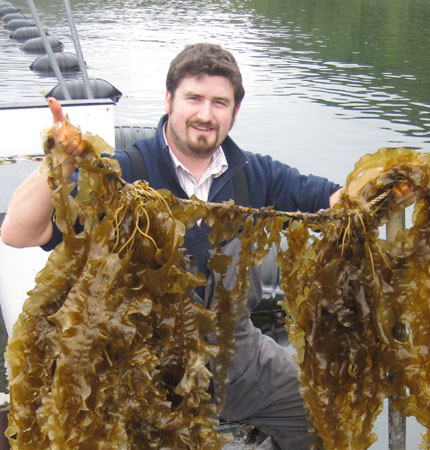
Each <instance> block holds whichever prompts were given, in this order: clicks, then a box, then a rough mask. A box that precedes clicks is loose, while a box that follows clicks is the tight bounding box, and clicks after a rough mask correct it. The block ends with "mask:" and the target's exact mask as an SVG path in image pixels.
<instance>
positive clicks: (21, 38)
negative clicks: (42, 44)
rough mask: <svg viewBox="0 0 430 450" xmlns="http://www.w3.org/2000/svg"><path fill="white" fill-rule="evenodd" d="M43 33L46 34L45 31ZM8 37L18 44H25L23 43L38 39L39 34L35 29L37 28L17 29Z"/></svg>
mask: <svg viewBox="0 0 430 450" xmlns="http://www.w3.org/2000/svg"><path fill="white" fill-rule="evenodd" d="M45 32H46V30H45ZM46 34H48V33H46ZM10 37H11V38H12V39H15V40H16V41H18V42H25V41H28V40H29V39H33V38H36V37H40V32H39V30H38V29H37V27H35V26H33V27H25V28H18V29H17V30H15V31H14V32H13V33H12V34H11V35H10Z"/></svg>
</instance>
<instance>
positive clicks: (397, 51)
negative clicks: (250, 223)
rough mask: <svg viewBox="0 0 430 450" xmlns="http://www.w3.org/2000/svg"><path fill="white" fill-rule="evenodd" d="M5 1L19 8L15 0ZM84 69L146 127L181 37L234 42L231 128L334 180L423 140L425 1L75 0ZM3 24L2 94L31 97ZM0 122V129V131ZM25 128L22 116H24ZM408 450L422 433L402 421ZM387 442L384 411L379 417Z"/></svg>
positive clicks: (59, 7)
mask: <svg viewBox="0 0 430 450" xmlns="http://www.w3.org/2000/svg"><path fill="white" fill-rule="evenodd" d="M36 3H37V8H38V11H39V14H40V16H41V19H42V21H43V23H44V25H45V27H46V28H47V30H48V31H49V32H50V34H51V35H52V36H54V37H56V38H58V39H60V40H61V41H62V42H63V43H64V45H65V50H66V51H70V52H74V49H73V43H72V39H71V36H70V33H69V31H68V25H67V20H66V16H65V12H64V7H63V4H62V2H61V1H60V0H50V1H47V0H40V1H37V2H36ZM14 4H15V5H16V6H18V7H21V8H22V10H23V12H24V13H26V14H28V15H29V13H28V11H29V10H28V8H27V6H26V3H25V1H24V0H15V1H14ZM71 5H72V9H73V12H74V17H75V21H76V26H77V29H78V33H79V36H80V39H81V45H82V49H83V52H84V57H85V60H86V62H87V65H88V72H89V76H90V77H98V78H102V79H105V80H107V81H109V82H110V83H112V84H113V85H114V86H115V87H117V88H118V89H119V90H121V91H122V92H123V98H122V99H121V100H120V101H119V103H118V105H117V106H116V108H115V109H116V121H117V123H118V124H128V125H130V124H139V125H155V124H156V123H157V121H158V118H159V116H160V115H161V114H162V113H163V111H164V93H165V84H164V80H165V75H166V73H167V69H168V65H169V63H170V61H171V59H172V58H173V57H174V56H175V55H176V54H177V53H178V52H179V51H180V50H181V49H182V48H183V47H184V45H186V44H190V43H195V42H216V43H219V44H221V45H222V46H223V47H225V48H227V49H229V50H230V51H232V52H233V54H234V55H235V56H236V59H237V60H238V63H239V65H240V67H241V70H242V75H243V78H244V85H245V89H246V95H245V99H244V102H243V104H242V107H241V111H240V113H239V116H238V119H237V121H236V124H235V127H234V129H233V130H232V133H231V135H232V137H233V138H234V139H236V141H237V142H238V143H239V144H240V145H241V146H242V147H243V148H244V149H247V150H251V151H255V152H260V153H265V154H270V155H272V156H273V157H274V158H276V159H279V160H281V161H283V162H285V163H287V164H290V165H292V166H295V167H297V168H298V169H299V170H300V171H301V172H303V173H314V174H318V175H324V176H327V177H328V178H330V179H332V180H333V181H336V182H338V183H340V184H342V183H344V181H345V178H346V175H347V174H348V173H349V172H350V171H351V170H352V168H353V165H354V163H355V162H356V161H357V160H358V159H359V158H360V157H361V156H362V155H364V154H365V153H368V152H375V151H376V150H378V149H379V148H381V147H399V146H405V147H409V148H414V149H417V150H420V151H428V150H429V148H430V77H429V73H430V54H429V48H430V31H429V27H428V24H429V23H430V2H428V0H402V1H401V0H330V1H327V0H271V1H270V2H268V1H267V0H242V1H239V0H230V1H229V0H219V1H214V0H208V1H206V2H200V1H196V0H174V1H169V2H166V1H163V2H162V1H160V0H152V1H130V0H127V1H120V0H106V1H97V0H86V1H80V0H72V1H71ZM9 34H10V33H9V32H7V31H5V30H4V29H3V28H2V27H1V26H0V48H1V51H0V103H15V102H23V101H29V100H32V99H40V98H41V97H42V96H43V95H44V94H45V93H46V92H48V91H49V90H50V89H51V88H52V87H54V86H55V85H56V84H57V81H56V80H55V79H54V78H52V77H44V76H40V75H37V74H35V73H33V72H32V71H30V70H29V68H28V67H29V65H30V64H31V63H32V62H33V61H34V59H35V58H36V56H35V55H28V54H24V53H23V52H22V51H21V50H20V44H18V43H16V42H15V41H12V40H11V39H9ZM1 126H2V125H1V124H0V133H1ZM23 129H24V130H25V124H23ZM409 430H410V431H409V432H408V442H407V448H408V450H415V449H417V448H418V440H419V439H418V434H419V432H420V431H421V429H420V428H419V427H417V426H416V425H415V424H414V421H410V422H409ZM377 431H378V436H379V441H378V443H377V444H375V445H374V446H372V449H374V450H379V449H381V450H382V449H385V448H387V440H386V435H387V431H386V418H385V417H383V418H381V419H380V420H378V422H377Z"/></svg>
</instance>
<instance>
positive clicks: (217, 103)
mask: <svg viewBox="0 0 430 450" xmlns="http://www.w3.org/2000/svg"><path fill="white" fill-rule="evenodd" d="M215 104H216V105H218V106H227V102H226V101H225V100H215Z"/></svg>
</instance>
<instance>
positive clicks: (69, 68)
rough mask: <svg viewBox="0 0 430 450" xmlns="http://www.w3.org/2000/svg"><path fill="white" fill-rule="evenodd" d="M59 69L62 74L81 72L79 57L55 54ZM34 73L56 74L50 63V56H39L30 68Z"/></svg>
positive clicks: (72, 54)
mask: <svg viewBox="0 0 430 450" xmlns="http://www.w3.org/2000/svg"><path fill="white" fill-rule="evenodd" d="M54 57H55V59H56V60H57V64H58V67H59V68H60V71H61V72H77V71H79V70H80V69H79V62H78V57H77V56H76V55H75V54H74V53H54ZM30 69H31V70H33V71H34V72H43V73H54V69H53V68H52V67H51V63H50V62H49V55H42V56H39V57H38V58H37V59H36V60H35V61H33V63H32V64H31V66H30Z"/></svg>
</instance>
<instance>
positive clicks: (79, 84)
mask: <svg viewBox="0 0 430 450" xmlns="http://www.w3.org/2000/svg"><path fill="white" fill-rule="evenodd" d="M65 85H66V86H67V89H68V90H69V93H70V97H72V99H73V100H83V99H86V98H87V94H86V90H85V84H84V82H83V80H68V81H65ZM90 86H91V90H92V93H93V96H94V98H110V99H111V100H112V101H114V102H115V103H116V102H117V101H118V100H119V99H120V98H121V97H122V92H120V91H119V90H118V89H117V88H116V87H115V86H112V84H110V83H109V82H107V81H105V80H102V79H100V78H91V79H90ZM45 97H55V98H56V99H57V100H64V96H63V92H62V90H61V86H60V85H59V84H57V86H55V87H54V88H53V89H51V90H50V91H49V92H48V93H47V94H46V96H45Z"/></svg>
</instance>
